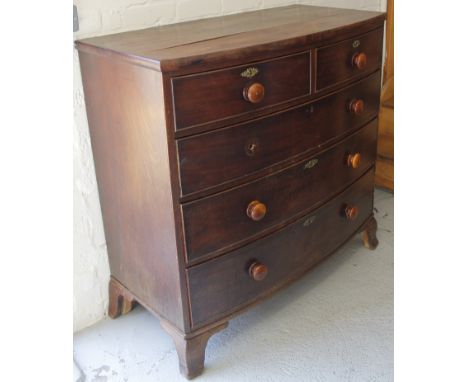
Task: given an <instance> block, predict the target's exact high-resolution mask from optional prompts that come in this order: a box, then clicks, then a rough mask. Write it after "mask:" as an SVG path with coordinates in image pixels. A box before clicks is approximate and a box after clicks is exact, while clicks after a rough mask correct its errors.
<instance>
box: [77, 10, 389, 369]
mask: <svg viewBox="0 0 468 382" xmlns="http://www.w3.org/2000/svg"><path fill="white" fill-rule="evenodd" d="M384 20H385V14H382V13H376V12H365V11H356V10H346V9H337V8H322V7H311V6H303V5H295V6H289V7H283V8H275V9H267V10H262V11H256V12H249V13H244V14H240V15H231V16H224V17H219V18H213V19H207V20H199V21H192V22H186V23H181V24H174V25H169V26H164V27H155V28H150V29H145V30H140V31H133V32H125V33H120V34H115V35H109V36H101V37H95V38H91V39H86V40H82V41H77V42H76V47H77V49H78V50H79V56H80V65H81V71H82V77H83V85H84V92H85V100H86V109H87V115H88V122H89V129H90V134H91V143H92V148H93V155H94V161H95V168H96V175H97V181H98V187H99V194H100V201H101V209H102V215H103V221H104V228H105V235H106V241H107V246H108V254H109V262H110V268H111V280H110V283H109V315H110V316H111V317H114V318H115V317H117V316H119V315H120V314H124V313H127V312H128V311H130V310H131V308H132V307H133V305H134V304H135V303H139V304H141V305H143V306H144V307H145V308H146V309H148V310H149V311H150V312H152V313H153V314H155V315H156V316H157V317H158V318H159V319H160V320H161V324H162V326H163V327H164V328H165V329H166V331H167V332H168V333H169V334H170V335H171V336H172V338H173V339H174V342H175V345H176V348H177V352H178V355H179V361H180V370H181V372H182V373H183V374H184V375H185V376H186V377H188V378H192V377H195V376H197V375H199V374H200V373H201V372H202V370H203V364H204V354H205V346H206V344H207V341H208V339H209V337H210V336H211V335H212V334H213V333H215V332H216V331H218V330H220V329H222V328H224V327H225V326H226V325H227V322H228V320H229V319H230V318H231V317H233V316H234V315H236V314H238V313H239V312H241V311H243V310H245V309H246V308H248V307H250V306H252V304H255V303H257V302H259V301H261V300H263V299H265V298H266V297H268V296H270V295H271V294H272V293H273V292H275V291H276V290H278V289H279V288H281V287H283V286H285V285H287V284H288V283H290V282H291V281H293V280H295V279H297V278H298V277H300V276H301V275H302V274H303V273H304V272H306V271H307V270H309V269H310V268H311V267H313V266H314V265H316V264H317V263H319V262H320V261H321V260H322V259H324V258H325V257H327V256H328V255H330V254H331V253H333V252H334V251H335V250H336V249H338V248H339V247H340V246H342V245H343V244H344V243H345V242H346V241H347V240H348V239H350V238H351V237H353V235H355V234H356V233H359V232H362V233H363V240H364V244H365V245H366V246H367V247H368V248H370V249H373V248H375V246H376V245H377V239H376V237H375V232H376V229H377V226H376V221H375V219H374V218H373V191H374V163H375V158H376V139H377V115H378V110H379V98H380V97H379V96H380V84H381V61H382V42H383V40H382V39H383V23H384Z"/></svg>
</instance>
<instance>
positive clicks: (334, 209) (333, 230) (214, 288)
mask: <svg viewBox="0 0 468 382" xmlns="http://www.w3.org/2000/svg"><path fill="white" fill-rule="evenodd" d="M373 190H374V170H373V169H372V170H370V171H368V172H367V173H366V174H365V175H364V176H363V177H362V178H360V179H359V180H358V181H357V182H356V183H354V184H353V185H352V186H351V187H350V188H348V189H347V190H346V191H345V192H343V193H342V194H340V195H338V196H337V197H336V198H334V199H333V200H332V201H330V202H329V203H327V204H325V205H324V206H323V207H321V208H319V209H318V210H317V211H314V212H313V213H312V214H309V215H307V216H306V217H304V218H302V219H299V220H298V221H297V222H295V223H293V224H291V225H288V226H287V227H286V228H283V229H282V230H280V231H278V232H277V233H276V234H275V235H274V236H273V237H269V236H268V237H265V238H262V239H260V240H257V241H255V242H254V243H252V244H250V245H247V246H244V247H242V248H240V249H238V250H236V251H233V252H231V253H229V254H228V255H225V256H221V257H219V258H216V259H214V260H211V261H208V262H206V263H203V264H200V265H197V266H194V267H191V268H189V269H188V270H187V279H188V283H189V288H190V289H189V291H190V292H189V293H190V305H191V312H192V324H193V326H194V327H198V326H200V325H202V324H206V323H208V322H212V321H216V319H218V318H219V317H222V316H223V315H225V314H227V313H231V312H232V311H233V307H235V308H234V309H239V308H242V306H243V305H245V304H248V303H251V302H252V301H253V300H254V299H257V298H260V297H261V296H262V295H263V294H265V293H268V292H269V290H270V289H272V288H275V287H277V286H278V285H279V284H283V283H285V282H287V280H288V279H289V278H294V277H295V276H296V274H297V273H301V272H303V270H304V269H307V268H310V267H311V266H312V265H313V264H314V263H317V262H319V261H320V260H322V259H323V258H324V257H325V256H327V255H328V254H330V253H331V252H333V250H334V249H335V247H336V246H337V245H338V244H339V243H341V242H343V241H345V240H346V239H347V238H348V237H349V236H350V235H351V234H353V233H354V232H355V231H356V230H357V229H358V227H359V226H361V225H362V224H363V223H364V222H365V221H366V220H367V219H368V218H369V216H371V215H372V208H373ZM349 203H352V204H353V205H355V206H358V208H359V211H360V213H359V215H358V216H357V217H356V218H355V219H353V220H352V221H349V220H347V219H346V218H345V217H344V206H345V205H346V204H349ZM252 262H259V263H262V264H264V265H265V266H267V267H268V274H267V275H266V276H265V278H264V279H263V280H262V281H255V280H253V279H252V277H251V275H250V273H249V267H250V265H251V263H252ZM228 291H229V292H228Z"/></svg>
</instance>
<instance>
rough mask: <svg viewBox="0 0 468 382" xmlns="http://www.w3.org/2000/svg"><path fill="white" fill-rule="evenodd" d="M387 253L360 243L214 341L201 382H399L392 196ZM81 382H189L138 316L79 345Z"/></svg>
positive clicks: (142, 314)
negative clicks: (395, 373)
mask: <svg viewBox="0 0 468 382" xmlns="http://www.w3.org/2000/svg"><path fill="white" fill-rule="evenodd" d="M375 207H376V209H375V215H376V218H377V221H378V223H379V230H378V238H379V241H380V245H379V247H378V248H377V250H375V251H369V250H367V249H365V248H364V247H363V246H362V245H361V241H360V236H356V238H355V239H353V240H351V241H350V242H349V243H348V244H347V245H346V246H344V247H343V248H342V249H341V250H340V251H339V252H337V253H335V254H334V255H333V256H331V257H330V258H328V260H326V261H324V262H322V263H321V264H320V265H319V266H318V267H316V268H315V269H314V270H312V271H311V272H309V273H308V274H307V275H306V276H304V277H303V278H302V279H301V280H299V281H298V282H296V283H294V284H292V285H291V286H290V287H288V288H286V289H283V290H282V291H281V292H279V293H278V294H276V295H275V296H274V297H273V298H271V299H269V300H267V301H265V302H264V303H262V304H260V305H257V306H256V307H255V308H253V309H251V310H250V311H248V312H246V313H245V314H243V315H241V316H239V317H237V318H235V319H233V320H232V321H230V323H229V326H228V327H227V329H225V330H224V331H222V332H220V333H218V334H216V335H215V336H213V337H212V338H211V340H210V341H209V343H208V346H207V349H206V362H205V365H206V368H205V371H204V373H203V374H202V375H201V376H200V377H198V378H197V379H196V381H199V382H204V381H229V382H231V381H232V382H236V381H239V382H241V381H242V382H245V381H255V382H260V381H268V382H271V381H281V382H284V381H295V382H298V381H320V382H334V381H353V382H354V381H355V382H364V381H378V382H386V381H393V195H392V194H390V193H387V192H384V191H381V190H377V191H376V193H375ZM74 361H75V367H74V381H75V382H78V381H80V382H84V381H86V382H113V381H115V382H120V381H122V382H146V381H152V382H154V381H162V382H170V381H184V380H185V379H184V378H183V377H181V376H179V371H178V361H177V354H176V351H175V348H174V345H173V343H172V340H171V338H170V337H169V336H168V335H167V334H166V333H165V332H164V331H163V330H162V329H161V327H160V325H159V322H158V320H157V319H156V318H154V317H153V316H151V315H150V314H149V313H148V312H146V311H145V310H144V309H143V308H141V307H138V308H136V309H135V310H134V311H132V312H131V313H129V314H128V315H127V316H123V317H120V318H119V319H117V320H110V319H106V320H104V321H101V322H100V323H98V324H96V325H95V326H93V327H91V328H88V329H85V330H83V331H81V332H79V333H77V334H75V337H74Z"/></svg>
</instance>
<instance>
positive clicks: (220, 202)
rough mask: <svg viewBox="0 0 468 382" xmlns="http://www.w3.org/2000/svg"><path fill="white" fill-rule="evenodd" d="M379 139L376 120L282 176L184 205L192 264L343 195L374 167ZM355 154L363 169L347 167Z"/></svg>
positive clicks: (355, 164) (282, 172) (264, 179)
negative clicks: (351, 184)
mask: <svg viewBox="0 0 468 382" xmlns="http://www.w3.org/2000/svg"><path fill="white" fill-rule="evenodd" d="M376 139H377V120H373V121H372V122H371V123H370V124H368V125H367V126H366V127H364V128H363V129H361V130H359V131H358V132H356V133H355V134H353V135H351V136H350V137H349V138H347V139H346V140H345V141H343V142H340V143H339V144H337V145H335V146H334V147H331V148H330V149H328V150H326V151H324V152H322V153H320V154H318V155H316V156H313V157H309V158H307V159H306V160H304V161H301V162H299V163H297V164H295V165H293V166H290V167H288V168H286V169H284V170H282V171H280V172H277V173H274V174H272V175H270V176H267V177H265V178H261V179H259V180H257V181H254V182H251V183H248V184H246V185H243V186H240V187H236V188H233V189H230V190H228V191H224V192H221V193H219V194H216V195H214V196H209V197H206V198H203V199H198V200H196V201H194V202H189V203H186V204H183V205H182V211H183V217H184V232H185V243H186V251H187V259H188V261H189V263H191V262H192V261H193V260H200V259H201V258H202V257H203V256H205V255H207V254H210V253H212V252H216V253H220V252H222V251H223V250H229V249H230V248H229V246H230V245H235V244H236V243H237V244H238V245H240V244H241V242H244V241H246V240H247V239H248V238H250V237H253V236H255V235H257V234H259V233H260V232H262V231H265V230H268V229H271V228H274V227H275V226H276V225H278V224H279V223H282V222H284V221H286V220H288V219H290V218H293V217H294V216H295V215H297V214H301V213H304V212H305V210H307V209H310V208H313V207H315V206H316V205H318V204H319V203H320V202H321V201H324V200H325V199H327V198H329V197H331V196H332V195H333V194H335V193H337V192H339V191H340V190H341V189H344V188H345V187H346V186H347V185H348V184H350V183H351V182H352V181H354V180H355V179H357V178H358V177H359V176H361V175H362V174H363V173H364V172H365V171H366V170H367V169H368V168H369V167H370V166H372V165H373V163H374V160H375V155H376ZM357 153H359V154H360V163H357V161H356V163H354V162H352V161H351V163H348V157H350V158H351V159H352V158H357V156H355V155H354V156H353V154H357ZM353 166H355V167H356V168H353ZM212 255H214V254H213V253H212Z"/></svg>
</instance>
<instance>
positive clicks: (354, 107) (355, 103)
mask: <svg viewBox="0 0 468 382" xmlns="http://www.w3.org/2000/svg"><path fill="white" fill-rule="evenodd" d="M348 109H349V111H350V112H351V113H353V114H355V115H360V114H362V113H363V112H364V101H363V100H362V99H353V100H351V102H350V103H349V105H348Z"/></svg>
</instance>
